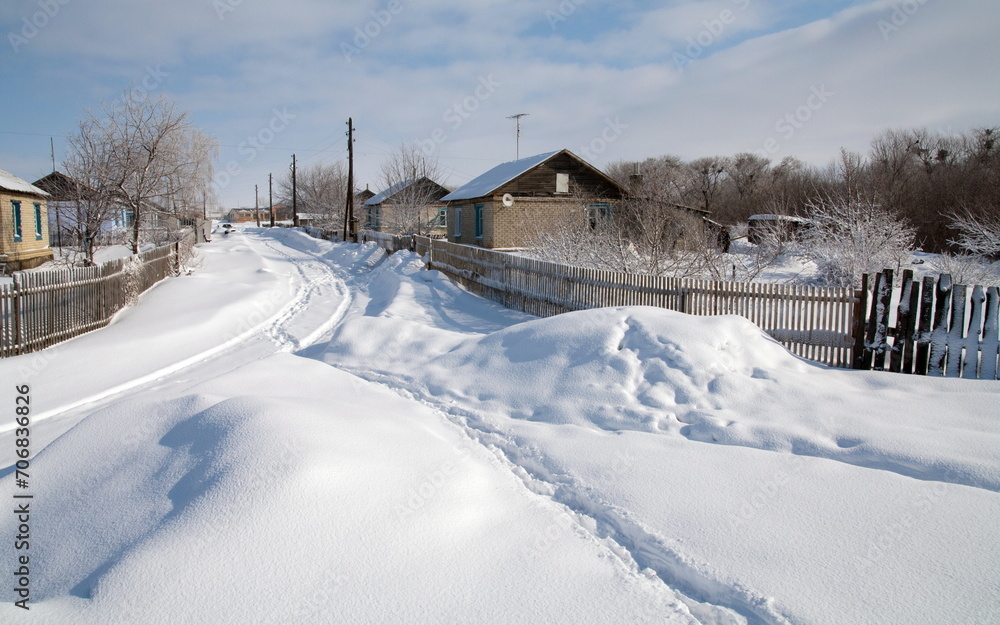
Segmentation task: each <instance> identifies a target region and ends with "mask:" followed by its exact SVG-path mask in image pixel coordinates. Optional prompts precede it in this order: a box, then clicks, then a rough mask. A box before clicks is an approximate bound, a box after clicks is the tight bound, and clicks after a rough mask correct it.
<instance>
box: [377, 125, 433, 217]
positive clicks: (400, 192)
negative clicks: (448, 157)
mask: <svg viewBox="0 0 1000 625" xmlns="http://www.w3.org/2000/svg"><path fill="white" fill-rule="evenodd" d="M381 174H382V175H381V180H380V182H381V184H382V188H383V192H382V193H383V197H384V200H383V202H382V204H381V205H380V206H379V207H378V209H377V210H379V222H380V226H381V227H382V228H383V229H384V230H387V231H389V232H393V233H396V234H418V235H426V234H429V233H430V231H431V230H432V229H433V228H434V227H436V226H437V225H438V208H439V205H438V202H437V200H439V199H440V198H441V197H442V196H443V195H444V193H443V192H442V191H443V188H442V187H441V186H440V184H439V183H438V182H437V180H438V178H440V176H441V168H440V166H439V165H438V160H437V157H432V156H427V155H426V154H425V153H424V151H423V150H422V149H421V148H420V146H419V145H418V144H415V143H414V144H409V145H407V144H403V145H401V146H400V147H399V148H398V149H397V150H396V151H395V152H394V153H393V154H391V155H390V156H389V157H388V158H387V159H386V160H384V161H383V162H382V172H381Z"/></svg>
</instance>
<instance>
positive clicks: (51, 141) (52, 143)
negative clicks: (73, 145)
mask: <svg viewBox="0 0 1000 625" xmlns="http://www.w3.org/2000/svg"><path fill="white" fill-rule="evenodd" d="M49 147H50V148H52V173H56V140H55V138H54V137H49Z"/></svg>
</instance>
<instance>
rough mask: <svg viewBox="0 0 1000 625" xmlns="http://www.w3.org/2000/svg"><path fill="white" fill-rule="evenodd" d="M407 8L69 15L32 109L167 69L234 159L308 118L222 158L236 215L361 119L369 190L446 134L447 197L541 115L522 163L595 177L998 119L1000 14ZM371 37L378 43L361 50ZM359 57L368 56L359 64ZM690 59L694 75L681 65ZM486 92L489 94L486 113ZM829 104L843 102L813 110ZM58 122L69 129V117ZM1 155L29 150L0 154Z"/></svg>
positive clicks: (99, 6) (158, 7)
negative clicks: (279, 125) (649, 160)
mask: <svg viewBox="0 0 1000 625" xmlns="http://www.w3.org/2000/svg"><path fill="white" fill-rule="evenodd" d="M222 1H223V2H226V1H228V2H230V3H235V2H236V0H222ZM398 2H399V4H398V5H396V4H390V0H378V1H370V2H366V3H360V4H359V3H351V4H348V3H346V2H339V3H329V2H320V0H303V1H299V2H294V3H286V4H283V5H277V4H274V3H265V2H263V1H262V0H243V1H242V2H240V3H239V4H238V5H234V10H233V11H232V12H227V13H225V14H224V15H223V19H220V18H219V15H218V14H217V12H216V9H215V8H214V5H213V0H179V1H178V2H174V3H171V4H165V3H156V2H133V3H127V4H125V5H119V4H113V3H111V2H109V1H108V0H96V1H95V2H90V3H83V2H75V1H74V2H70V3H69V4H67V5H66V6H65V8H64V9H63V10H62V13H60V15H57V16H55V17H53V18H52V19H51V22H50V24H48V26H47V27H46V29H45V30H44V31H42V32H40V33H39V34H38V35H37V37H35V38H34V39H32V40H31V41H30V43H29V45H28V46H25V47H24V49H23V50H22V51H21V52H20V54H18V55H15V56H14V59H15V60H16V61H17V62H19V63H23V64H24V67H25V68H30V70H28V69H25V70H24V71H31V72H33V78H34V79H35V80H38V81H40V82H47V83H48V84H50V85H52V90H51V91H50V92H48V93H47V94H44V95H42V94H38V97H39V98H40V99H39V102H42V101H43V99H44V98H45V97H48V98H60V97H64V96H62V95H60V90H65V92H66V93H67V94H69V93H73V94H74V95H73V97H79V96H78V95H76V94H77V93H79V92H80V90H81V89H85V90H86V91H87V92H88V93H90V94H91V97H92V98H93V100H94V102H93V104H96V103H97V101H98V100H99V99H101V98H109V97H114V96H115V95H116V94H117V92H118V91H120V90H121V89H122V88H124V87H125V86H126V85H127V84H128V82H129V81H134V80H140V79H141V78H142V77H143V75H144V73H145V67H146V66H148V65H150V64H154V66H155V65H156V64H159V65H160V66H161V67H162V68H163V70H164V71H166V72H169V73H170V77H169V78H168V79H167V80H166V81H165V82H164V84H163V85H162V89H163V90H164V91H166V92H168V93H170V94H171V95H173V96H174V97H176V98H177V99H178V100H179V102H180V104H181V106H182V107H185V108H189V109H191V111H192V113H193V115H194V116H195V118H196V119H197V120H199V121H200V122H201V124H202V126H203V127H204V129H205V130H207V131H208V132H210V133H213V134H216V135H217V136H218V137H219V138H220V140H221V142H222V143H223V144H226V145H229V146H239V145H240V144H241V143H243V142H244V141H246V140H247V138H248V137H252V136H254V135H255V133H258V132H259V131H260V130H261V129H262V128H263V127H265V126H266V125H267V124H268V122H269V120H270V118H271V116H272V115H273V111H274V110H275V109H278V110H282V109H287V110H288V111H289V112H291V113H293V114H294V115H295V116H296V117H295V119H294V121H292V122H291V123H289V124H288V127H287V129H285V130H283V131H282V133H281V134H280V135H279V136H276V137H275V138H274V139H273V141H272V142H271V143H270V145H269V146H267V147H268V148H269V149H267V150H262V151H260V152H259V153H258V154H257V155H256V156H255V158H254V160H253V161H252V162H245V161H244V160H241V159H243V156H242V155H241V154H240V153H239V152H238V148H236V147H230V148H226V149H225V150H224V156H223V163H222V166H225V165H226V164H227V163H228V162H230V161H232V160H234V159H235V160H237V161H238V163H239V164H240V165H241V170H242V171H243V173H242V174H241V175H240V176H238V177H237V178H235V179H234V181H233V183H232V185H231V186H230V187H229V188H228V189H227V191H226V192H225V193H224V194H223V199H224V200H225V201H226V203H237V202H242V203H246V202H247V199H246V198H249V199H250V201H252V198H253V195H252V191H253V184H254V183H258V184H266V175H267V172H268V171H273V172H275V173H279V172H280V173H282V174H283V172H284V169H285V168H286V167H287V163H286V161H288V160H290V155H291V151H293V150H298V151H299V152H301V154H300V156H301V157H303V158H304V159H327V160H335V159H339V158H342V157H343V156H344V152H345V149H344V147H343V146H344V145H346V144H345V141H346V139H343V138H342V136H343V135H342V133H343V131H344V130H345V129H346V128H345V127H344V122H345V121H346V119H347V117H348V116H351V115H353V116H354V117H355V124H356V125H357V126H358V127H359V136H361V137H365V143H364V145H363V146H359V164H358V166H359V171H360V173H359V178H358V179H359V180H360V181H361V182H362V183H363V182H364V181H365V180H366V179H369V180H374V178H373V177H371V176H372V175H373V173H374V172H375V171H376V170H377V168H378V160H379V157H380V155H381V153H383V152H385V151H388V150H389V149H391V147H392V146H395V145H398V144H399V143H401V142H413V141H426V140H428V139H429V138H431V137H434V136H435V135H434V133H435V131H438V130H440V131H442V132H443V133H444V136H445V138H444V140H442V141H434V144H435V151H436V153H438V154H439V155H440V156H441V158H442V162H443V163H444V164H446V166H448V167H450V168H452V169H454V170H455V175H454V179H453V180H452V181H451V182H452V183H454V184H458V183H461V182H464V180H465V179H467V178H469V177H472V176H473V175H476V174H478V173H480V172H481V171H483V170H485V169H487V168H488V167H489V166H491V165H492V164H495V162H498V161H501V160H507V159H510V158H513V152H514V127H513V122H511V121H510V120H507V119H506V116H508V115H511V114H513V113H520V112H526V113H530V116H529V117H528V118H525V120H523V126H522V128H523V136H522V140H521V154H522V155H525V154H530V153H538V152H543V151H547V150H551V149H557V148H562V147H568V148H570V149H572V150H574V151H580V150H581V149H582V148H585V147H588V146H591V145H592V144H593V145H596V146H597V147H600V148H602V149H600V150H593V151H592V152H593V154H592V156H593V158H594V160H595V164H598V165H604V164H606V163H608V162H610V161H613V160H618V159H623V158H629V159H641V158H645V157H648V156H656V155H660V154H665V153H677V154H680V155H681V156H684V157H686V158H695V157H698V156H704V155H710V154H731V153H735V152H737V151H744V150H750V151H754V150H759V149H763V148H764V147H765V144H766V142H767V141H768V140H769V139H770V140H772V142H773V143H772V144H768V145H771V147H774V148H775V149H774V153H773V156H774V158H780V157H781V156H784V155H786V154H793V155H796V156H799V157H801V158H803V159H805V160H809V161H812V162H815V163H822V162H824V161H826V160H827V159H830V158H833V157H834V156H835V155H836V153H837V150H838V148H839V147H840V146H842V145H843V146H846V147H848V148H850V149H855V150H864V149H865V148H866V146H867V144H868V142H869V141H870V140H871V138H872V137H874V136H875V135H876V134H878V132H879V131H881V130H882V129H884V128H886V127H890V126H893V127H900V126H901V127H910V126H929V127H930V128H931V129H938V128H941V129H948V128H952V129H954V130H955V131H962V130H966V129H968V128H969V127H971V126H982V125H996V124H998V123H1000V104H998V103H1000V86H998V83H997V81H995V80H993V79H992V77H993V76H995V73H996V70H995V67H996V62H997V60H1000V59H998V56H1000V54H998V51H1000V44H998V40H997V38H996V37H995V34H994V33H993V30H994V28H995V24H997V23H1000V6H997V5H995V4H993V3H983V2H978V1H977V0H954V1H950V2H945V1H944V0H923V3H922V4H921V0H908V2H910V3H911V4H912V7H913V9H912V10H910V11H909V12H907V11H905V10H903V9H899V7H901V6H910V5H905V3H904V5H900V4H897V3H894V2H892V1H891V0H878V1H877V2H872V3H865V4H857V5H852V6H849V7H848V8H846V9H844V10H842V11H840V12H832V13H831V12H829V11H828V12H827V17H826V18H825V19H821V20H819V21H812V22H810V23H806V24H805V25H803V26H799V27H795V28H791V29H788V30H784V31H781V32H775V30H776V26H775V25H776V24H785V23H789V22H796V20H798V21H799V22H801V21H807V22H808V20H803V18H802V17H801V15H802V13H801V12H802V11H804V10H806V9H808V10H809V11H812V12H819V11H820V9H819V8H818V7H821V6H823V5H819V4H817V3H804V2H798V1H796V2H792V1H790V0H769V1H766V2H765V1H764V0H749V1H746V0H738V1H737V0H712V1H711V2H687V1H685V2H670V3H668V4H667V5H666V6H664V5H662V4H657V5H655V6H652V7H650V6H646V5H647V4H649V3H645V2H639V1H638V0H630V1H627V2H621V3H612V2H610V0H586V1H584V0H579V1H576V2H573V0H570V2H571V3H572V6H574V7H576V8H575V9H574V11H573V12H572V13H571V15H570V16H569V17H568V18H567V19H566V21H565V22H562V23H559V24H558V27H557V28H550V26H549V22H548V18H547V17H546V11H551V10H553V9H555V8H558V7H559V6H560V3H559V2H556V1H555V0H552V2H543V3H538V2H533V1H528V0H520V1H517V2H500V1H494V0H480V1H478V2H463V3H459V2H457V1H456V0H433V1H428V2H422V3H420V4H417V3H415V2H412V1H411V0H398ZM831 4H832V1H831V2H828V3H826V5H827V6H830V5H831ZM36 6H37V5H36V3H33V2H23V1H17V2H11V3H5V5H4V6H3V8H2V9H0V16H2V17H3V19H4V22H3V26H4V27H5V28H6V29H7V31H10V29H12V28H16V25H17V23H18V21H19V20H20V16H23V15H24V14H26V12H29V14H30V11H31V10H32V8H33V7H36ZM728 7H732V10H733V17H734V19H733V20H731V22H730V23H728V24H723V26H725V28H724V29H723V30H722V31H721V32H719V33H718V34H717V35H712V36H711V37H705V36H703V41H705V42H707V43H708V44H709V45H706V46H703V51H702V53H700V54H696V55H692V54H688V53H687V51H686V50H685V48H686V47H687V45H688V40H689V38H691V39H692V40H693V41H694V42H695V43H698V37H699V35H700V34H702V33H703V31H708V30H713V28H714V27H713V26H712V25H713V23H714V22H713V20H716V19H718V20H719V21H720V23H721V18H720V16H721V15H723V14H722V11H724V10H729V8H728ZM744 7H745V8H744ZM894 11H896V13H894ZM899 11H903V12H902V13H901V14H900V13H899ZM727 19H728V18H727ZM602 20H603V21H602ZM706 22H707V23H706ZM886 23H887V24H890V25H891V26H892V28H891V29H886V28H885V26H884V24H886ZM366 29H367V34H365V37H367V38H368V40H367V43H365V45H364V46H360V45H357V44H358V43H359V42H364V41H365V39H364V38H363V37H362V38H360V39H357V40H356V37H358V33H359V32H361V33H365V32H366ZM710 34H711V33H710ZM709 39H711V41H709ZM345 43H348V44H351V45H355V46H356V47H357V52H358V53H357V54H350V55H347V56H345V52H344V48H343V45H344V44H345ZM8 50H9V48H8ZM677 52H680V53H681V54H685V55H686V57H687V59H688V61H689V62H687V63H685V64H684V65H683V66H682V67H681V68H678V66H677V63H676V57H675V56H674V55H675V54H676V53H677ZM9 57H10V52H7V53H5V57H4V58H5V64H6V59H7V58H9ZM18 67H20V66H14V65H7V68H6V69H5V70H4V72H5V74H4V75H9V76H12V77H13V79H14V80H16V77H17V75H18V74H17V72H18V71H20V70H19V69H17V68H18ZM680 70H683V71H680ZM483 80H487V81H489V82H491V83H496V84H495V86H494V87H493V89H492V91H491V92H490V93H489V94H488V97H485V98H480V97H478V96H477V89H479V91H480V95H482V89H481V88H480V86H481V84H482V82H481V81H483ZM817 90H819V92H821V93H827V94H829V95H828V96H826V97H825V98H818V97H817V96H816V91H817ZM470 98H471V99H470ZM820 100H823V101H822V102H820ZM23 106H25V107H30V106H32V104H31V102H30V101H25V102H24V104H23ZM456 106H458V107H459V110H458V111H457V112H456V113H455V114H453V115H452V116H451V117H447V116H446V112H447V111H455V107H456ZM39 108H41V107H39ZM470 109H474V110H470ZM26 114H27V113H26ZM455 115H458V118H460V119H461V124H457V125H456V124H455V120H456V117H455ZM788 115H792V118H791V121H789V120H788V118H787V117H786V116H788ZM782 122H784V123H782ZM43 123H53V124H54V125H57V126H58V127H59V128H60V129H65V128H71V127H72V126H73V125H74V120H72V119H70V120H63V119H60V120H58V121H57V123H56V121H55V120H43V121H40V122H39V124H40V126H41V124H43ZM609 124H611V125H612V126H614V127H615V132H616V133H617V134H613V133H612V134H613V138H614V140H613V141H607V140H606V139H607V138H610V137H611V136H612V134H609V131H608V130H607V128H608V127H609ZM4 129H5V128H0V130H4ZM362 129H363V131H364V132H360V131H361V130H362ZM436 137H437V138H440V137H441V135H440V134H438V135H436ZM775 144H776V145H775ZM325 146H329V149H328V150H327V151H322V152H317V151H316V150H319V149H320V148H323V147H325ZM5 152H6V154H5ZM0 158H6V159H7V160H8V161H9V160H10V159H11V158H14V156H13V154H12V153H10V152H9V151H8V150H6V149H3V148H0ZM17 158H21V155H18V156H17ZM38 160H39V162H40V163H44V162H45V161H46V160H47V153H46V154H42V155H40V156H39V159H38ZM8 169H9V168H8ZM46 169H48V167H46ZM369 172H371V174H369ZM247 189H249V191H247ZM241 198H242V199H241Z"/></svg>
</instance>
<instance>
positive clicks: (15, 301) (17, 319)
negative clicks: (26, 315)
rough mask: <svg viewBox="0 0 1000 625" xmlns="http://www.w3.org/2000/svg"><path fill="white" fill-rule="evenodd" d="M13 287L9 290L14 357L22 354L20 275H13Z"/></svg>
mask: <svg viewBox="0 0 1000 625" xmlns="http://www.w3.org/2000/svg"><path fill="white" fill-rule="evenodd" d="M13 277H14V285H13V288H12V289H11V293H12V295H13V297H12V298H11V313H12V315H13V317H14V334H13V338H14V355H18V354H24V353H26V352H25V351H24V337H23V336H22V335H23V330H22V327H21V325H22V324H21V280H20V274H17V273H15V274H14V276H13Z"/></svg>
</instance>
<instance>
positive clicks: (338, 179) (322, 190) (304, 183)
mask: <svg viewBox="0 0 1000 625" xmlns="http://www.w3.org/2000/svg"><path fill="white" fill-rule="evenodd" d="M295 183H296V193H297V194H298V198H297V205H298V209H299V213H300V215H301V214H309V215H312V216H314V217H315V218H316V225H317V226H318V227H320V228H325V229H327V230H338V229H340V228H343V224H344V198H345V197H347V172H346V170H345V168H344V164H343V163H342V162H340V161H338V162H336V163H333V164H326V163H316V164H315V165H312V166H310V167H300V168H298V171H297V172H296V180H295ZM278 197H279V198H280V200H281V202H283V203H285V204H288V205H291V203H292V176H291V172H289V174H288V176H287V177H285V178H283V179H281V180H280V181H279V183H278Z"/></svg>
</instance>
